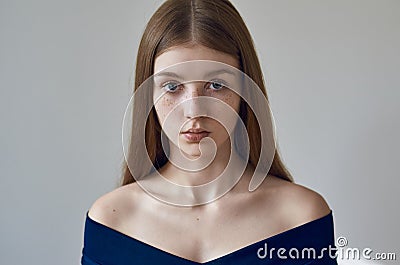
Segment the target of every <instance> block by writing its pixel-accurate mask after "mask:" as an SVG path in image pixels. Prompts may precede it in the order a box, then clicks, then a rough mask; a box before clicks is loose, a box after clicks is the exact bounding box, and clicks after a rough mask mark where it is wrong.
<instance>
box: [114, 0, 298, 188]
mask: <svg viewBox="0 0 400 265" xmlns="http://www.w3.org/2000/svg"><path fill="white" fill-rule="evenodd" d="M195 44H198V45H203V46H205V47H208V48H211V49H214V50H217V51H220V52H223V53H226V54H229V55H232V56H234V57H236V58H237V59H238V61H239V63H240V68H241V69H240V70H241V71H243V72H244V73H245V74H247V75H248V76H249V77H250V78H251V79H253V81H254V82H255V83H256V84H257V85H258V87H259V88H260V89H261V91H262V93H263V94H264V95H265V97H266V99H267V100H268V97H267V94H266V89H265V85H264V80H263V75H262V71H261V67H260V63H259V60H258V57H257V54H256V51H255V48H254V44H253V40H252V38H251V35H250V33H249V31H248V29H247V27H246V25H245V23H244V21H243V19H242V17H241V16H240V14H239V13H238V11H237V10H236V9H235V7H234V6H233V5H232V4H231V3H230V2H229V1H228V0H218V1H215V0H167V1H166V2H164V3H163V4H162V5H161V6H160V7H159V8H158V10H157V11H156V12H155V13H154V15H153V16H152V17H151V19H150V21H149V22H148V24H147V26H146V29H145V31H144V33H143V36H142V39H141V42H140V45H139V49H138V54H137V61H136V74H135V84H134V91H136V90H137V89H138V87H139V86H140V85H141V84H142V83H143V82H144V81H145V80H146V79H147V78H149V77H150V76H152V75H153V72H154V61H155V59H156V58H157V56H159V55H160V54H162V53H163V52H165V51H166V50H168V49H170V48H172V47H176V46H180V45H195ZM149 93H150V92H149ZM148 96H151V95H150V94H149V95H148ZM142 104H144V103H142ZM133 113H134V115H138V113H140V104H135V106H134V108H133ZM239 116H240V117H241V119H242V120H243V122H244V124H245V126H246V129H247V132H248V136H249V143H250V154H249V160H248V163H249V164H251V165H252V166H254V167H256V165H257V163H258V160H259V157H260V149H261V140H260V138H261V136H260V129H259V125H258V122H257V119H256V117H255V115H254V113H253V111H252V110H251V109H250V107H249V106H248V105H247V104H246V103H245V101H244V100H242V101H241V105H240V110H239ZM134 130H135V128H134V127H133V128H132V135H135V132H134ZM145 143H146V148H147V152H148V155H149V158H150V159H151V161H152V163H153V166H154V167H155V168H156V169H158V168H160V167H162V166H163V165H165V163H166V162H167V161H168V160H167V157H166V155H165V153H164V151H163V148H162V146H161V126H160V124H159V122H158V118H157V115H156V113H155V110H154V108H152V110H151V111H150V114H149V117H148V119H147V122H146V129H145ZM133 148H134V147H133ZM133 153H134V152H133ZM136 155H137V156H140V155H143V154H136ZM134 161H135V160H134ZM129 166H130V167H133V168H135V167H141V163H140V159H138V160H137V162H136V164H134V165H132V164H130V165H129ZM147 173H149V172H147ZM268 174H271V175H274V176H277V177H279V178H282V179H284V180H287V181H293V178H292V176H291V174H290V173H289V171H288V170H287V169H286V167H285V166H284V164H283V163H282V161H281V158H280V156H279V153H278V150H277V148H276V149H275V155H274V158H273V161H272V165H271V168H270V169H269V172H268ZM134 181H135V179H134V178H133V176H132V173H131V171H130V169H129V167H128V164H127V162H126V161H125V160H124V162H123V175H122V179H121V183H120V185H127V184H129V183H132V182H134Z"/></svg>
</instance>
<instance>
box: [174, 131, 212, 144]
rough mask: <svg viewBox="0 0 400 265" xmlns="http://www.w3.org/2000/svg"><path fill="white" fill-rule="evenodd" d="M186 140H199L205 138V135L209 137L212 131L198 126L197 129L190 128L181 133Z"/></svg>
mask: <svg viewBox="0 0 400 265" xmlns="http://www.w3.org/2000/svg"><path fill="white" fill-rule="evenodd" d="M181 134H182V135H183V136H184V137H185V138H186V140H188V141H189V142H199V141H200V140H201V139H203V138H204V137H207V136H208V135H209V134H210V132H209V131H206V130H204V129H202V128H197V129H194V128H192V129H189V130H187V131H185V132H182V133H181Z"/></svg>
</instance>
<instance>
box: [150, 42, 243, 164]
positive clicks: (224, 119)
mask: <svg viewBox="0 0 400 265" xmlns="http://www.w3.org/2000/svg"><path fill="white" fill-rule="evenodd" d="M195 60H201V62H202V63H201V64H200V63H199V64H196V63H197V62H193V61H195ZM204 60H207V61H215V62H219V63H223V64H225V65H228V66H226V67H225V68H228V67H229V68H232V67H235V68H237V69H239V62H238V60H237V59H236V58H235V57H233V56H231V55H228V54H225V53H222V52H219V51H216V50H213V49H210V48H207V47H204V46H200V45H196V46H190V47H187V46H178V47H175V48H172V49H169V50H168V51H166V52H164V53H162V54H161V55H160V56H158V57H157V58H156V60H155V63H154V73H155V75H154V90H153V92H154V93H153V94H154V97H153V99H154V101H155V102H154V103H155V104H154V106H155V110H156V113H157V116H158V119H159V122H160V124H161V126H162V129H163V131H164V132H165V134H166V135H167V136H168V139H169V141H170V143H171V141H172V142H173V143H174V144H175V145H176V146H178V147H179V149H180V150H181V151H183V152H184V154H186V155H188V156H189V157H198V156H200V154H201V153H200V149H199V142H200V140H201V139H203V138H205V137H210V138H212V139H213V141H214V142H215V144H216V147H217V148H218V147H220V146H221V145H223V144H230V142H229V141H227V140H228V139H229V137H230V136H229V134H230V133H232V131H233V130H232V131H230V132H229V133H228V131H229V130H231V129H232V128H233V127H234V126H235V124H236V121H237V118H238V116H237V113H238V111H239V106H240V96H239V95H238V94H236V93H235V92H234V91H233V90H231V89H229V88H228V87H227V86H224V83H225V82H227V83H228V82H229V81H225V80H229V79H231V80H232V79H234V78H235V77H234V76H233V75H232V74H229V73H228V72H229V71H221V70H220V71H219V72H218V71H215V73H216V72H218V74H215V76H213V75H212V74H211V75H206V74H209V73H206V72H207V71H208V70H211V72H212V69H215V67H216V65H218V64H217V63H216V64H213V63H212V62H211V63H210V64H209V65H206V66H205V67H204V65H205V64H204ZM188 61H191V62H190V63H187V62H188ZM185 62H186V63H185ZM176 64H178V66H177V67H175V66H173V65H176ZM170 66H173V67H170ZM198 72H201V74H204V76H207V77H206V78H205V77H202V78H201V79H195V80H193V79H192V78H190V77H189V76H193V75H191V74H193V73H196V74H197V73H198ZM203 72H204V73H203ZM158 73H159V74H158ZM202 76H203V75H202ZM223 103H225V104H223ZM219 106H220V107H223V106H225V107H223V108H220V107H219ZM226 106H229V107H230V108H232V111H226V110H227V109H226ZM213 113H214V114H213ZM234 114H235V115H234ZM215 115H216V116H218V117H219V118H218V120H219V121H217V119H215V118H212V117H215ZM221 123H222V124H221ZM223 124H224V125H225V126H223ZM225 128H230V129H228V131H227V130H226V129H225Z"/></svg>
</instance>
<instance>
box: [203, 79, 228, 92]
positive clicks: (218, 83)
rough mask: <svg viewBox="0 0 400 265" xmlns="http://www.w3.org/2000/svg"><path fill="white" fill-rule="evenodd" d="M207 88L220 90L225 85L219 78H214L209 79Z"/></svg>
mask: <svg viewBox="0 0 400 265" xmlns="http://www.w3.org/2000/svg"><path fill="white" fill-rule="evenodd" d="M207 86H208V87H209V88H211V89H212V90H221V89H223V88H224V87H225V85H224V83H223V82H222V81H220V80H215V81H211V82H208V85H207Z"/></svg>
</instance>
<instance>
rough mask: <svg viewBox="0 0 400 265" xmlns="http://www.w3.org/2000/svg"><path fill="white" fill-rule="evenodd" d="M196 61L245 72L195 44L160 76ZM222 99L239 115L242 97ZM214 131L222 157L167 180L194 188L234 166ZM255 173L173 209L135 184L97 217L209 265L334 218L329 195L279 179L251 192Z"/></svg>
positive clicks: (100, 207)
mask: <svg viewBox="0 0 400 265" xmlns="http://www.w3.org/2000/svg"><path fill="white" fill-rule="evenodd" d="M188 60H213V61H219V62H224V63H227V64H230V65H232V66H234V67H237V66H238V62H237V60H236V59H235V58H233V57H231V56H230V55H227V54H224V53H220V52H217V51H214V50H211V49H208V48H206V47H203V46H190V47H175V48H173V49H170V50H168V51H167V52H165V53H163V54H162V55H160V56H159V57H157V58H156V61H155V71H157V70H159V69H163V68H165V67H168V66H169V65H171V64H174V63H179V62H184V61H188ZM196 93H197V92H196V86H192V87H189V88H188V90H187V91H186V94H185V97H191V96H198V94H196ZM227 93H228V92H227ZM222 100H226V102H227V103H228V104H230V105H231V106H232V107H233V108H234V109H235V110H237V109H238V108H237V107H238V99H237V98H235V97H234V95H231V96H230V97H222ZM171 101H172V100H171V98H170V99H169V100H164V101H161V102H160V104H159V105H158V106H156V108H157V114H158V116H159V119H160V120H162V119H163V117H165V114H167V113H168V111H169V110H170V108H171V105H170V104H172V103H171ZM174 104H175V103H174ZM186 119H188V120H189V121H191V122H202V125H203V126H207V127H208V128H210V130H213V128H214V129H215V128H218V126H220V125H219V124H218V123H214V121H212V120H210V119H203V120H201V119H200V120H194V121H193V120H191V117H190V115H189V116H188V117H186ZM213 131H214V132H215V134H214V135H213V139H214V140H216V141H218V144H217V145H218V152H217V156H216V158H215V161H214V162H213V163H212V164H211V165H210V166H209V167H208V168H206V169H205V170H204V171H202V172H196V173H191V174H188V173H187V172H184V171H180V170H179V169H177V168H175V167H173V166H172V165H170V164H167V165H166V166H164V167H163V168H162V169H161V172H162V174H163V175H165V176H167V177H169V178H170V179H172V180H173V181H176V182H180V183H186V184H193V185H194V184H197V183H199V181H200V182H203V181H208V180H209V179H208V178H209V176H212V177H214V176H216V175H218V174H219V172H220V171H221V168H223V167H224V166H225V165H226V159H224V157H225V156H226V152H229V148H230V146H229V145H228V144H227V142H226V141H224V137H227V134H226V131H225V132H224V131H223V130H222V131H218V130H213ZM224 133H225V136H224ZM225 140H226V139H225ZM227 146H228V147H229V148H227ZM182 148H183V149H184V150H183V151H184V152H185V153H186V155H188V156H189V157H190V156H191V157H195V156H197V155H198V153H197V152H198V150H197V148H198V146H194V147H193V146H190V145H183V147H182ZM173 152H175V151H173ZM253 170H254V169H253V168H252V167H251V166H248V167H247V169H246V171H245V173H244V175H243V176H242V178H241V179H240V181H239V182H238V183H237V184H236V185H235V187H234V188H233V189H232V190H230V191H229V192H228V193H227V194H226V195H224V196H223V197H221V198H219V199H218V200H216V201H214V202H212V203H208V204H205V205H200V206H194V207H178V206H172V205H168V204H165V203H162V202H160V201H158V200H156V199H154V198H152V197H150V196H149V195H147V194H146V193H145V192H144V191H143V190H142V189H141V188H140V187H139V186H138V185H137V184H136V183H132V184H129V185H126V186H123V187H120V188H118V189H115V190H113V191H111V192H109V193H107V194H105V195H103V196H101V197H100V198H99V199H97V200H96V201H95V203H94V204H93V205H92V207H91V208H90V210H89V216H90V218H92V219H93V220H95V221H97V222H99V223H102V224H104V225H106V226H108V227H110V228H112V229H115V230H117V231H119V232H121V233H123V234H126V235H128V236H130V237H132V238H135V239H137V240H140V241H143V242H145V243H147V244H150V245H152V246H154V247H156V248H159V249H162V250H164V251H166V252H169V253H171V254H173V255H176V256H179V257H183V258H186V259H189V260H193V261H196V262H200V263H204V262H207V261H210V260H212V259H215V258H218V257H221V256H223V255H226V254H228V253H231V252H233V251H235V250H238V249H240V248H243V247H244V246H247V245H249V244H252V243H254V242H257V241H260V240H263V239H266V238H268V237H271V236H273V235H276V234H279V233H281V232H283V231H286V230H289V229H291V228H294V227H296V226H299V225H301V224H304V223H307V222H310V221H312V220H315V219H317V218H320V217H323V216H326V215H327V214H329V212H330V208H329V206H328V205H327V204H326V202H325V200H324V199H323V197H322V196H321V195H319V194H318V193H316V192H315V191H312V190H310V189H308V188H306V187H303V186H301V185H298V184H294V183H290V182H288V181H284V180H282V179H279V178H277V177H275V176H272V175H268V176H267V178H266V179H265V180H264V182H263V183H262V184H261V186H260V187H259V188H258V189H257V190H255V191H254V192H249V191H248V189H247V188H248V185H249V181H250V178H251V176H252V174H251V173H252V171H253Z"/></svg>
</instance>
